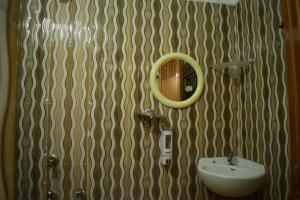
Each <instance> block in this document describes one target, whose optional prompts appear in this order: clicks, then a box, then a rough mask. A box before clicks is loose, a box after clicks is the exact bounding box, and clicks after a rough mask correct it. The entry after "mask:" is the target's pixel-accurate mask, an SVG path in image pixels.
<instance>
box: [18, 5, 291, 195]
mask: <svg viewBox="0 0 300 200" xmlns="http://www.w3.org/2000/svg"><path fill="white" fill-rule="evenodd" d="M269 3H270V4H272V5H271V6H267V5H269ZM265 4H267V5H265ZM266 7H268V9H266ZM277 7H279V8H280V2H279V1H271V0H270V1H260V0H257V1H242V3H239V4H238V6H237V7H230V6H219V5H211V4H203V3H196V2H189V1H185V0H168V1H165V0H160V1H158V0H155V1H146V0H144V1H136V0H127V1H124V2H123V1H117V0H114V1H109V0H106V1H96V0H95V1H90V0H87V1H83V0H76V1H75V0H74V1H58V0H57V1H54V0H53V1H39V0H38V1H33V0H27V1H24V2H23V4H22V7H21V8H22V10H23V12H24V18H23V20H22V22H21V24H22V25H23V27H22V34H21V35H22V37H21V38H20V48H21V49H22V53H21V57H22V59H21V60H20V66H21V68H22V74H21V76H20V78H19V82H20V90H19V97H18V98H19V118H18V127H19V130H18V138H19V139H18V162H17V177H18V178H17V190H18V192H17V194H18V198H19V199H27V198H28V199H43V198H45V193H46V192H47V191H50V190H55V191H56V192H57V193H58V195H59V198H60V199H73V198H74V194H75V190H76V189H78V188H81V189H83V190H85V191H86V193H87V197H88V199H99V198H102V199H103V198H104V199H120V198H122V199H137V198H141V199H158V198H159V199H171V198H178V199H211V198H216V197H215V196H214V195H213V194H211V193H210V192H207V191H206V190H205V189H204V188H203V185H202V184H201V183H200V180H199V177H198V176H197V170H196V164H197V161H198V160H199V158H201V157H204V156H220V155H224V153H225V152H226V151H229V150H230V149H234V150H236V151H237V152H238V153H239V154H240V155H243V156H246V157H247V158H250V159H254V160H256V161H258V162H260V163H263V164H265V165H266V166H267V167H268V173H267V184H266V187H265V189H264V190H263V191H262V192H261V193H262V195H260V196H264V195H265V199H269V197H270V196H271V195H272V197H273V199H276V198H277V197H279V196H278V194H279V193H280V195H281V196H280V197H281V198H278V199H287V194H288V154H287V146H286V144H287V133H288V131H287V127H286V124H287V122H286V120H287V111H286V95H284V94H285V92H286V85H285V76H284V72H285V65H284V61H283V59H282V48H283V42H282V38H281V37H282V35H281V31H280V30H279V29H276V30H275V27H276V25H277V23H279V21H280V15H281V13H280V10H279V12H278V11H277ZM257 8H259V9H257ZM270 8H272V9H270ZM272 11H273V14H272ZM274 13H277V14H276V15H275V14H274ZM270 20H273V21H270ZM266 21H267V22H266ZM272 24H273V25H274V26H272ZM273 28H274V29H273ZM272 30H273V31H272ZM273 32H275V41H274V40H273V39H272V36H273V35H272V33H273ZM265 38H266V40H268V41H267V42H264V39H265ZM269 40H270V41H269ZM272 44H274V45H277V46H276V48H272ZM263 49H267V50H268V53H267V52H266V51H264V50H263ZM269 49H272V50H269ZM273 49H275V50H273ZM169 52H183V53H187V54H189V55H191V56H192V57H193V58H195V59H196V60H197V61H198V63H199V64H200V66H201V68H202V70H203V72H204V75H205V84H206V85H205V91H204V93H203V95H202V97H201V99H200V100H199V101H198V102H197V103H196V104H194V105H193V106H191V107H189V108H187V109H182V110H176V109H169V108H166V107H165V106H163V105H161V104H160V103H159V102H158V101H157V100H156V99H155V98H154V97H153V95H152V93H151V90H150V85H149V83H148V81H149V78H148V77H149V74H150V70H151V66H152V64H153V63H154V62H155V61H156V60H157V59H158V58H159V57H161V56H162V55H164V54H166V53H169ZM252 56H254V57H255V58H256V63H255V64H254V65H253V66H251V67H250V69H249V73H247V75H246V76H245V78H244V79H243V80H242V82H241V83H240V84H236V83H235V82H234V81H232V80H231V79H230V78H229V77H228V76H226V75H222V74H220V73H217V72H215V71H213V70H212V69H211V68H209V65H211V64H213V63H219V62H226V61H233V60H237V59H248V58H250V57H251V58H252ZM275 57H276V62H275V61H274V58H275ZM267 58H268V59H267ZM267 60H268V61H267ZM276 77H277V78H276ZM279 77H280V78H279ZM273 97H274V98H273ZM276 97H277V98H276ZM146 108H153V109H154V110H155V111H156V112H157V113H163V114H164V115H165V116H166V117H167V118H166V119H165V120H164V121H163V124H162V127H161V128H164V129H172V130H173V134H174V145H173V160H172V164H171V165H170V166H167V167H166V166H162V165H160V163H159V156H160V152H159V146H158V140H159V132H160V131H159V124H158V123H146V122H145V123H143V122H141V121H140V120H139V118H138V117H137V115H136V113H137V112H139V111H141V110H143V109H146ZM271 119H272V121H271V122H270V120H271ZM273 119H274V120H273ZM269 122H270V123H269ZM257 141H258V142H257ZM49 154H56V155H57V156H58V157H59V158H60V164H59V166H58V167H57V169H56V170H54V171H53V170H50V169H49V168H47V166H46V165H45V159H44V158H45V156H46V155H49ZM278 159H279V160H278ZM269 169H272V170H269ZM250 198H251V197H250Z"/></svg>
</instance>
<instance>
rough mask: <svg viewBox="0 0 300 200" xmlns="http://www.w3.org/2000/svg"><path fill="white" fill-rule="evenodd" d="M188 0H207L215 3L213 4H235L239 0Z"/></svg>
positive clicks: (202, 0) (201, 0)
mask: <svg viewBox="0 0 300 200" xmlns="http://www.w3.org/2000/svg"><path fill="white" fill-rule="evenodd" d="M189 1H199V2H207V3H215V4H227V5H232V6H235V5H236V4H237V3H238V2H239V0H189Z"/></svg>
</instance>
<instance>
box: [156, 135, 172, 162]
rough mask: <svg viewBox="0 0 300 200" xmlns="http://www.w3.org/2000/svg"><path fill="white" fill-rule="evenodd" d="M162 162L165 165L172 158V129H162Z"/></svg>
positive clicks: (160, 143) (160, 140) (160, 141)
mask: <svg viewBox="0 0 300 200" xmlns="http://www.w3.org/2000/svg"><path fill="white" fill-rule="evenodd" d="M159 148H160V162H161V164H163V165H168V164H170V163H171V160H172V131H171V130H163V131H161V134H160V138H159Z"/></svg>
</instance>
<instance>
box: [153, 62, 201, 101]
mask: <svg viewBox="0 0 300 200" xmlns="http://www.w3.org/2000/svg"><path fill="white" fill-rule="evenodd" d="M156 81H157V86H158V89H159V90H160V92H161V93H162V94H163V95H164V96H165V97H166V98H168V99H170V100H173V101H184V100H186V99H188V98H190V97H191V96H192V95H193V94H194V92H195V91H196V88H197V74H196V72H195V70H194V68H193V67H192V66H191V65H190V64H189V63H187V62H184V61H183V60H179V59H174V60H170V61H168V62H167V63H166V64H164V65H162V66H161V67H160V69H159V71H158V73H157V77H156Z"/></svg>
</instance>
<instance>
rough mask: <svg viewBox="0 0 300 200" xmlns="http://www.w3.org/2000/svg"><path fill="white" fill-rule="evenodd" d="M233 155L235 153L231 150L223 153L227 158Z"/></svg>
mask: <svg viewBox="0 0 300 200" xmlns="http://www.w3.org/2000/svg"><path fill="white" fill-rule="evenodd" d="M234 155H235V152H234V151H233V150H230V151H228V152H226V153H225V156H228V157H232V156H234Z"/></svg>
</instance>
